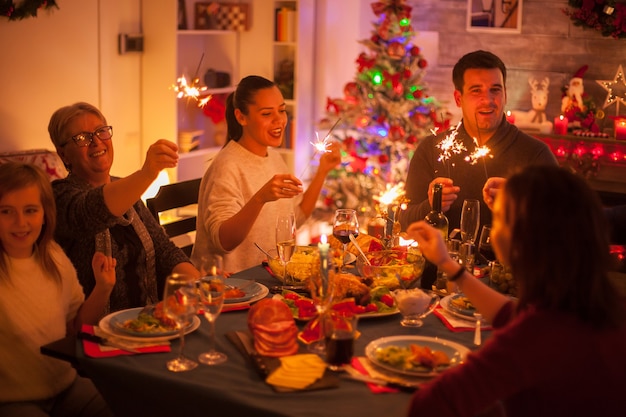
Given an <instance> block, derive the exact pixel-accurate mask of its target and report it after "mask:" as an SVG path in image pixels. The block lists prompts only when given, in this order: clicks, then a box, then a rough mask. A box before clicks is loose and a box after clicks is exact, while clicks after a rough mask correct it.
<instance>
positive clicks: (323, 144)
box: [298, 118, 341, 178]
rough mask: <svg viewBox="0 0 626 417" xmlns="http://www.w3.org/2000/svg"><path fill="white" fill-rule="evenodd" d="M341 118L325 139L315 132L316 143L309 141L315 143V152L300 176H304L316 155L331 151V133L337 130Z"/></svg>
mask: <svg viewBox="0 0 626 417" xmlns="http://www.w3.org/2000/svg"><path fill="white" fill-rule="evenodd" d="M340 120H341V118H338V119H337V121H336V122H335V124H333V125H332V127H331V128H330V130H329V131H328V133H326V136H324V139H322V140H320V138H319V135H318V133H317V132H315V139H316V140H315V143H313V142H309V143H310V144H311V145H313V148H314V149H315V152H313V155H312V156H311V159H310V160H309V163H308V164H306V166H305V167H304V169H303V170H302V173H301V174H300V176H299V177H298V178H302V176H304V174H305V173H306V171H307V170H308V169H309V166H311V162H313V159H315V156H316V155H317V154H318V153H327V152H330V150H329V149H328V147H329V146H330V134H331V133H332V131H333V130H335V127H337V125H338V124H339V121H340Z"/></svg>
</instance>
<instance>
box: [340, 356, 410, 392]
mask: <svg viewBox="0 0 626 417" xmlns="http://www.w3.org/2000/svg"><path fill="white" fill-rule="evenodd" d="M351 365H352V367H353V368H354V369H356V370H357V371H359V372H360V373H361V374H363V375H365V376H370V374H369V372H367V369H365V367H364V366H363V365H361V361H360V360H359V358H357V357H354V358H352V362H351ZM365 384H367V387H368V388H369V389H370V391H372V393H374V394H386V393H392V392H400V390H399V389H398V388H390V387H387V386H384V385H378V384H374V383H373V382H366V383H365Z"/></svg>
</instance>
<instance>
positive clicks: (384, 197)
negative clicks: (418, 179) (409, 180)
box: [374, 182, 406, 206]
mask: <svg viewBox="0 0 626 417" xmlns="http://www.w3.org/2000/svg"><path fill="white" fill-rule="evenodd" d="M405 194H406V191H405V190H404V183H403V182H399V183H398V184H396V185H393V186H392V185H390V184H387V187H386V189H385V191H383V192H382V193H380V194H379V195H378V197H374V199H375V200H378V202H379V203H380V204H384V205H385V206H388V205H390V204H394V203H395V204H399V203H400V202H401V201H402V200H403V198H404V196H405Z"/></svg>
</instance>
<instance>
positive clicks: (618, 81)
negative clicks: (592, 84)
mask: <svg viewBox="0 0 626 417" xmlns="http://www.w3.org/2000/svg"><path fill="white" fill-rule="evenodd" d="M596 82H597V83H598V84H600V85H601V86H602V88H604V89H605V90H606V91H607V93H608V94H607V95H606V99H605V100H604V105H603V106H602V108H603V109H606V108H607V107H609V106H610V105H611V104H613V103H616V113H615V114H616V115H619V102H622V103H623V104H625V105H626V80H625V79H624V70H623V69H622V66H621V65H620V66H619V67H618V68H617V73H615V77H614V78H613V79H612V80H596Z"/></svg>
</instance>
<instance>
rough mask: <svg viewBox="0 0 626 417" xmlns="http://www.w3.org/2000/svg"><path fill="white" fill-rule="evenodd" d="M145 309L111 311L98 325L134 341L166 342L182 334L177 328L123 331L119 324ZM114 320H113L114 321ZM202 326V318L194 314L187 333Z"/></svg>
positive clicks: (102, 328) (116, 335) (104, 330)
mask: <svg viewBox="0 0 626 417" xmlns="http://www.w3.org/2000/svg"><path fill="white" fill-rule="evenodd" d="M141 310H143V307H137V308H129V309H127V310H120V311H116V312H114V313H111V314H109V315H107V316H105V317H103V318H102V319H101V320H100V322H99V323H98V327H100V329H101V330H102V331H103V332H105V333H107V334H109V335H111V336H115V337H118V338H120V339H125V340H129V341H133V342H165V341H167V340H172V339H175V338H177V337H178V335H179V334H180V333H179V332H178V331H177V330H168V331H165V332H156V333H155V332H150V333H139V332H133V331H131V330H128V329H124V330H127V331H122V329H120V327H119V324H114V323H121V322H123V321H126V320H133V319H135V318H137V316H138V315H139V313H140V312H141ZM112 320H113V322H112ZM198 327H200V318H199V317H198V316H195V315H194V316H193V318H192V320H191V323H190V324H189V325H188V326H187V327H186V328H185V334H187V333H191V332H193V331H195V330H197V329H198Z"/></svg>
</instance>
